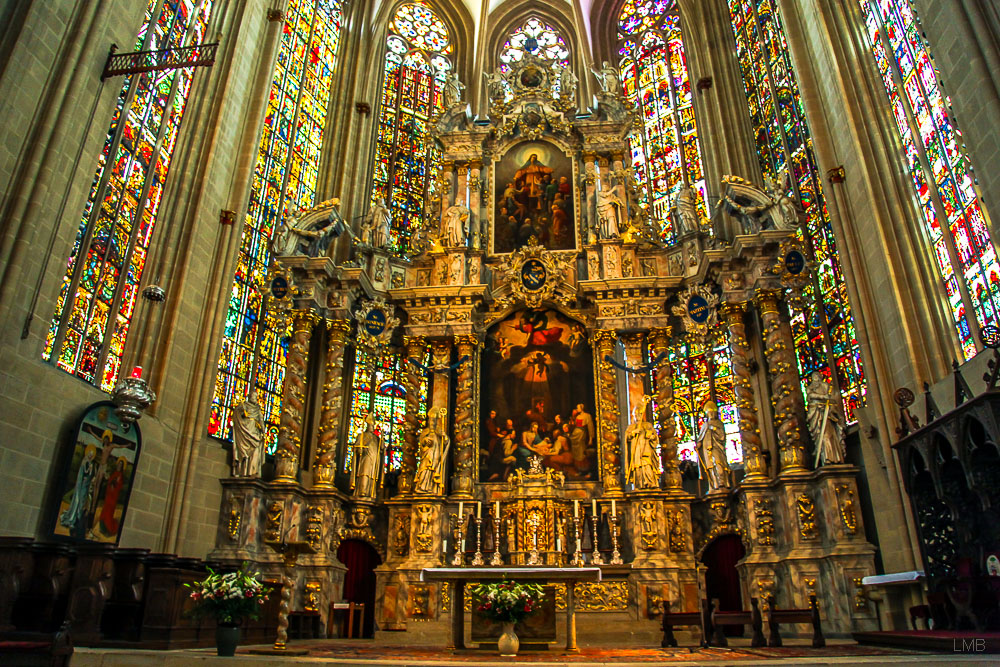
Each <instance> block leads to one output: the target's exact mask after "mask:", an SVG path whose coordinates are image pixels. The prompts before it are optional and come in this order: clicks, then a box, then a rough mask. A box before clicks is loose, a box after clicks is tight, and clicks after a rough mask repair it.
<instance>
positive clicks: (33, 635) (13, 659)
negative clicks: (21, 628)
mask: <svg viewBox="0 0 1000 667" xmlns="http://www.w3.org/2000/svg"><path fill="white" fill-rule="evenodd" d="M72 657H73V643H72V642H71V641H70V638H69V621H66V622H65V623H63V624H62V627H61V628H59V632H57V633H55V634H52V633H45V632H5V633H3V634H0V664H2V665H11V666H12V667H34V666H35V665H37V666H38V667H68V665H69V662H70V658H72Z"/></svg>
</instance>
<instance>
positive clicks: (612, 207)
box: [597, 186, 625, 239]
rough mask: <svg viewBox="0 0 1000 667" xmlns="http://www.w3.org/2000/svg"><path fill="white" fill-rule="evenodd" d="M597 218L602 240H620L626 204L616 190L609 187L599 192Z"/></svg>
mask: <svg viewBox="0 0 1000 667" xmlns="http://www.w3.org/2000/svg"><path fill="white" fill-rule="evenodd" d="M597 218H598V220H600V224H601V226H600V232H601V238H604V239H614V238H618V235H619V234H620V233H621V222H622V221H624V220H625V203H624V202H622V200H621V197H619V196H618V193H617V191H616V188H614V187H610V186H609V187H607V188H601V189H600V190H598V191H597Z"/></svg>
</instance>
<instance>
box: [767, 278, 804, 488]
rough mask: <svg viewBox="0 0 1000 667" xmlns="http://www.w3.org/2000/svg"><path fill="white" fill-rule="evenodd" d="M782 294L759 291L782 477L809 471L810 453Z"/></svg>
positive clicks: (789, 328)
mask: <svg viewBox="0 0 1000 667" xmlns="http://www.w3.org/2000/svg"><path fill="white" fill-rule="evenodd" d="M780 296H781V294H780V292H778V291H777V290H773V289H758V290H757V293H756V302H757V308H758V309H759V310H760V318H761V321H762V322H763V325H764V326H763V329H764V354H765V355H766V356H767V368H768V375H769V377H770V380H771V404H772V405H773V406H774V424H775V430H776V431H777V436H778V447H779V451H780V457H781V474H782V475H784V474H786V473H800V472H805V471H806V467H805V462H806V452H805V446H804V444H803V441H802V433H803V424H802V417H801V415H802V414H803V412H804V409H803V402H802V392H801V390H800V389H799V373H798V368H797V366H796V364H795V352H794V342H793V340H792V330H791V327H790V326H789V324H788V322H786V321H784V320H783V318H782V317H781V313H780V311H779V309H778V303H779V299H780Z"/></svg>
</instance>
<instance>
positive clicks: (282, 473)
mask: <svg viewBox="0 0 1000 667" xmlns="http://www.w3.org/2000/svg"><path fill="white" fill-rule="evenodd" d="M320 319H321V318H320V317H319V315H317V314H316V312H315V311H313V310H297V311H295V312H294V313H293V315H292V338H291V341H290V342H289V344H288V357H287V360H286V364H285V388H284V391H283V392H282V394H281V423H280V425H279V431H278V451H277V452H275V455H274V456H275V461H274V463H275V468H276V469H277V476H276V477H275V479H274V481H275V482H284V483H290V484H294V483H295V482H296V481H297V480H296V476H297V473H298V467H299V454H300V452H301V450H302V413H303V412H305V403H306V369H307V368H308V364H309V339H310V338H311V337H312V330H313V327H314V326H316V323H317V322H319V321H320Z"/></svg>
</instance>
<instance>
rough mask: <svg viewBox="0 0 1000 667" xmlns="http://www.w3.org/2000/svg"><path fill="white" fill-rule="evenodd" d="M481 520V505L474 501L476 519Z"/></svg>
mask: <svg viewBox="0 0 1000 667" xmlns="http://www.w3.org/2000/svg"><path fill="white" fill-rule="evenodd" d="M482 518H483V504H482V503H481V502H480V501H478V500H477V501H476V519H477V520H479V519H482Z"/></svg>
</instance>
